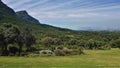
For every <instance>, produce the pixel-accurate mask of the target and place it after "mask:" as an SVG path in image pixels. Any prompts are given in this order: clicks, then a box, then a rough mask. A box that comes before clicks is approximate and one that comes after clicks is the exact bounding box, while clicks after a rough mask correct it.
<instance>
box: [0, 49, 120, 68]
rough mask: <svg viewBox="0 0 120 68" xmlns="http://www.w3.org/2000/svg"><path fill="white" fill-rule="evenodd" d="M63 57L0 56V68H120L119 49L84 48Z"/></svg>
mask: <svg viewBox="0 0 120 68" xmlns="http://www.w3.org/2000/svg"><path fill="white" fill-rule="evenodd" d="M85 53H86V54H85V55H80V56H65V57H37V58H25V57H0V68H120V50H119V49H112V50H85Z"/></svg>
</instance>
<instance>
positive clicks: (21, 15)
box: [16, 10, 40, 23]
mask: <svg viewBox="0 0 120 68" xmlns="http://www.w3.org/2000/svg"><path fill="white" fill-rule="evenodd" d="M16 15H17V16H18V17H19V18H20V19H23V20H25V21H28V22H32V23H40V22H39V21H38V20H37V19H35V18H34V17H32V16H31V15H29V13H28V12H27V11H26V10H21V11H17V12H16Z"/></svg>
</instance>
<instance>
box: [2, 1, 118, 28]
mask: <svg viewBox="0 0 120 68" xmlns="http://www.w3.org/2000/svg"><path fill="white" fill-rule="evenodd" d="M2 1H3V2H4V3H6V4H7V5H8V6H10V7H11V8H13V9H14V10H15V11H20V10H27V11H28V12H29V14H30V15H32V16H33V17H35V18H37V19H38V20H39V21H40V22H41V23H44V24H49V25H53V26H57V27H63V28H69V29H73V30H87V29H94V30H108V29H112V30H116V29H119V30H120V0H2Z"/></svg>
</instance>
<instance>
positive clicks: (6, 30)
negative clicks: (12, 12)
mask: <svg viewBox="0 0 120 68" xmlns="http://www.w3.org/2000/svg"><path fill="white" fill-rule="evenodd" d="M0 31H1V34H0V35H1V37H2V38H1V41H2V47H3V48H2V55H3V56H7V55H8V49H7V48H8V44H11V43H15V41H16V39H17V37H18V36H19V34H20V30H19V28H18V27H17V26H15V25H12V24H8V23H4V24H3V25H2V26H1V29H0Z"/></svg>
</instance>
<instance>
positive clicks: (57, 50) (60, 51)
mask: <svg viewBox="0 0 120 68" xmlns="http://www.w3.org/2000/svg"><path fill="white" fill-rule="evenodd" d="M54 52H55V55H56V56H65V55H66V54H65V53H64V51H63V50H60V49H56V50H55V51H54Z"/></svg>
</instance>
